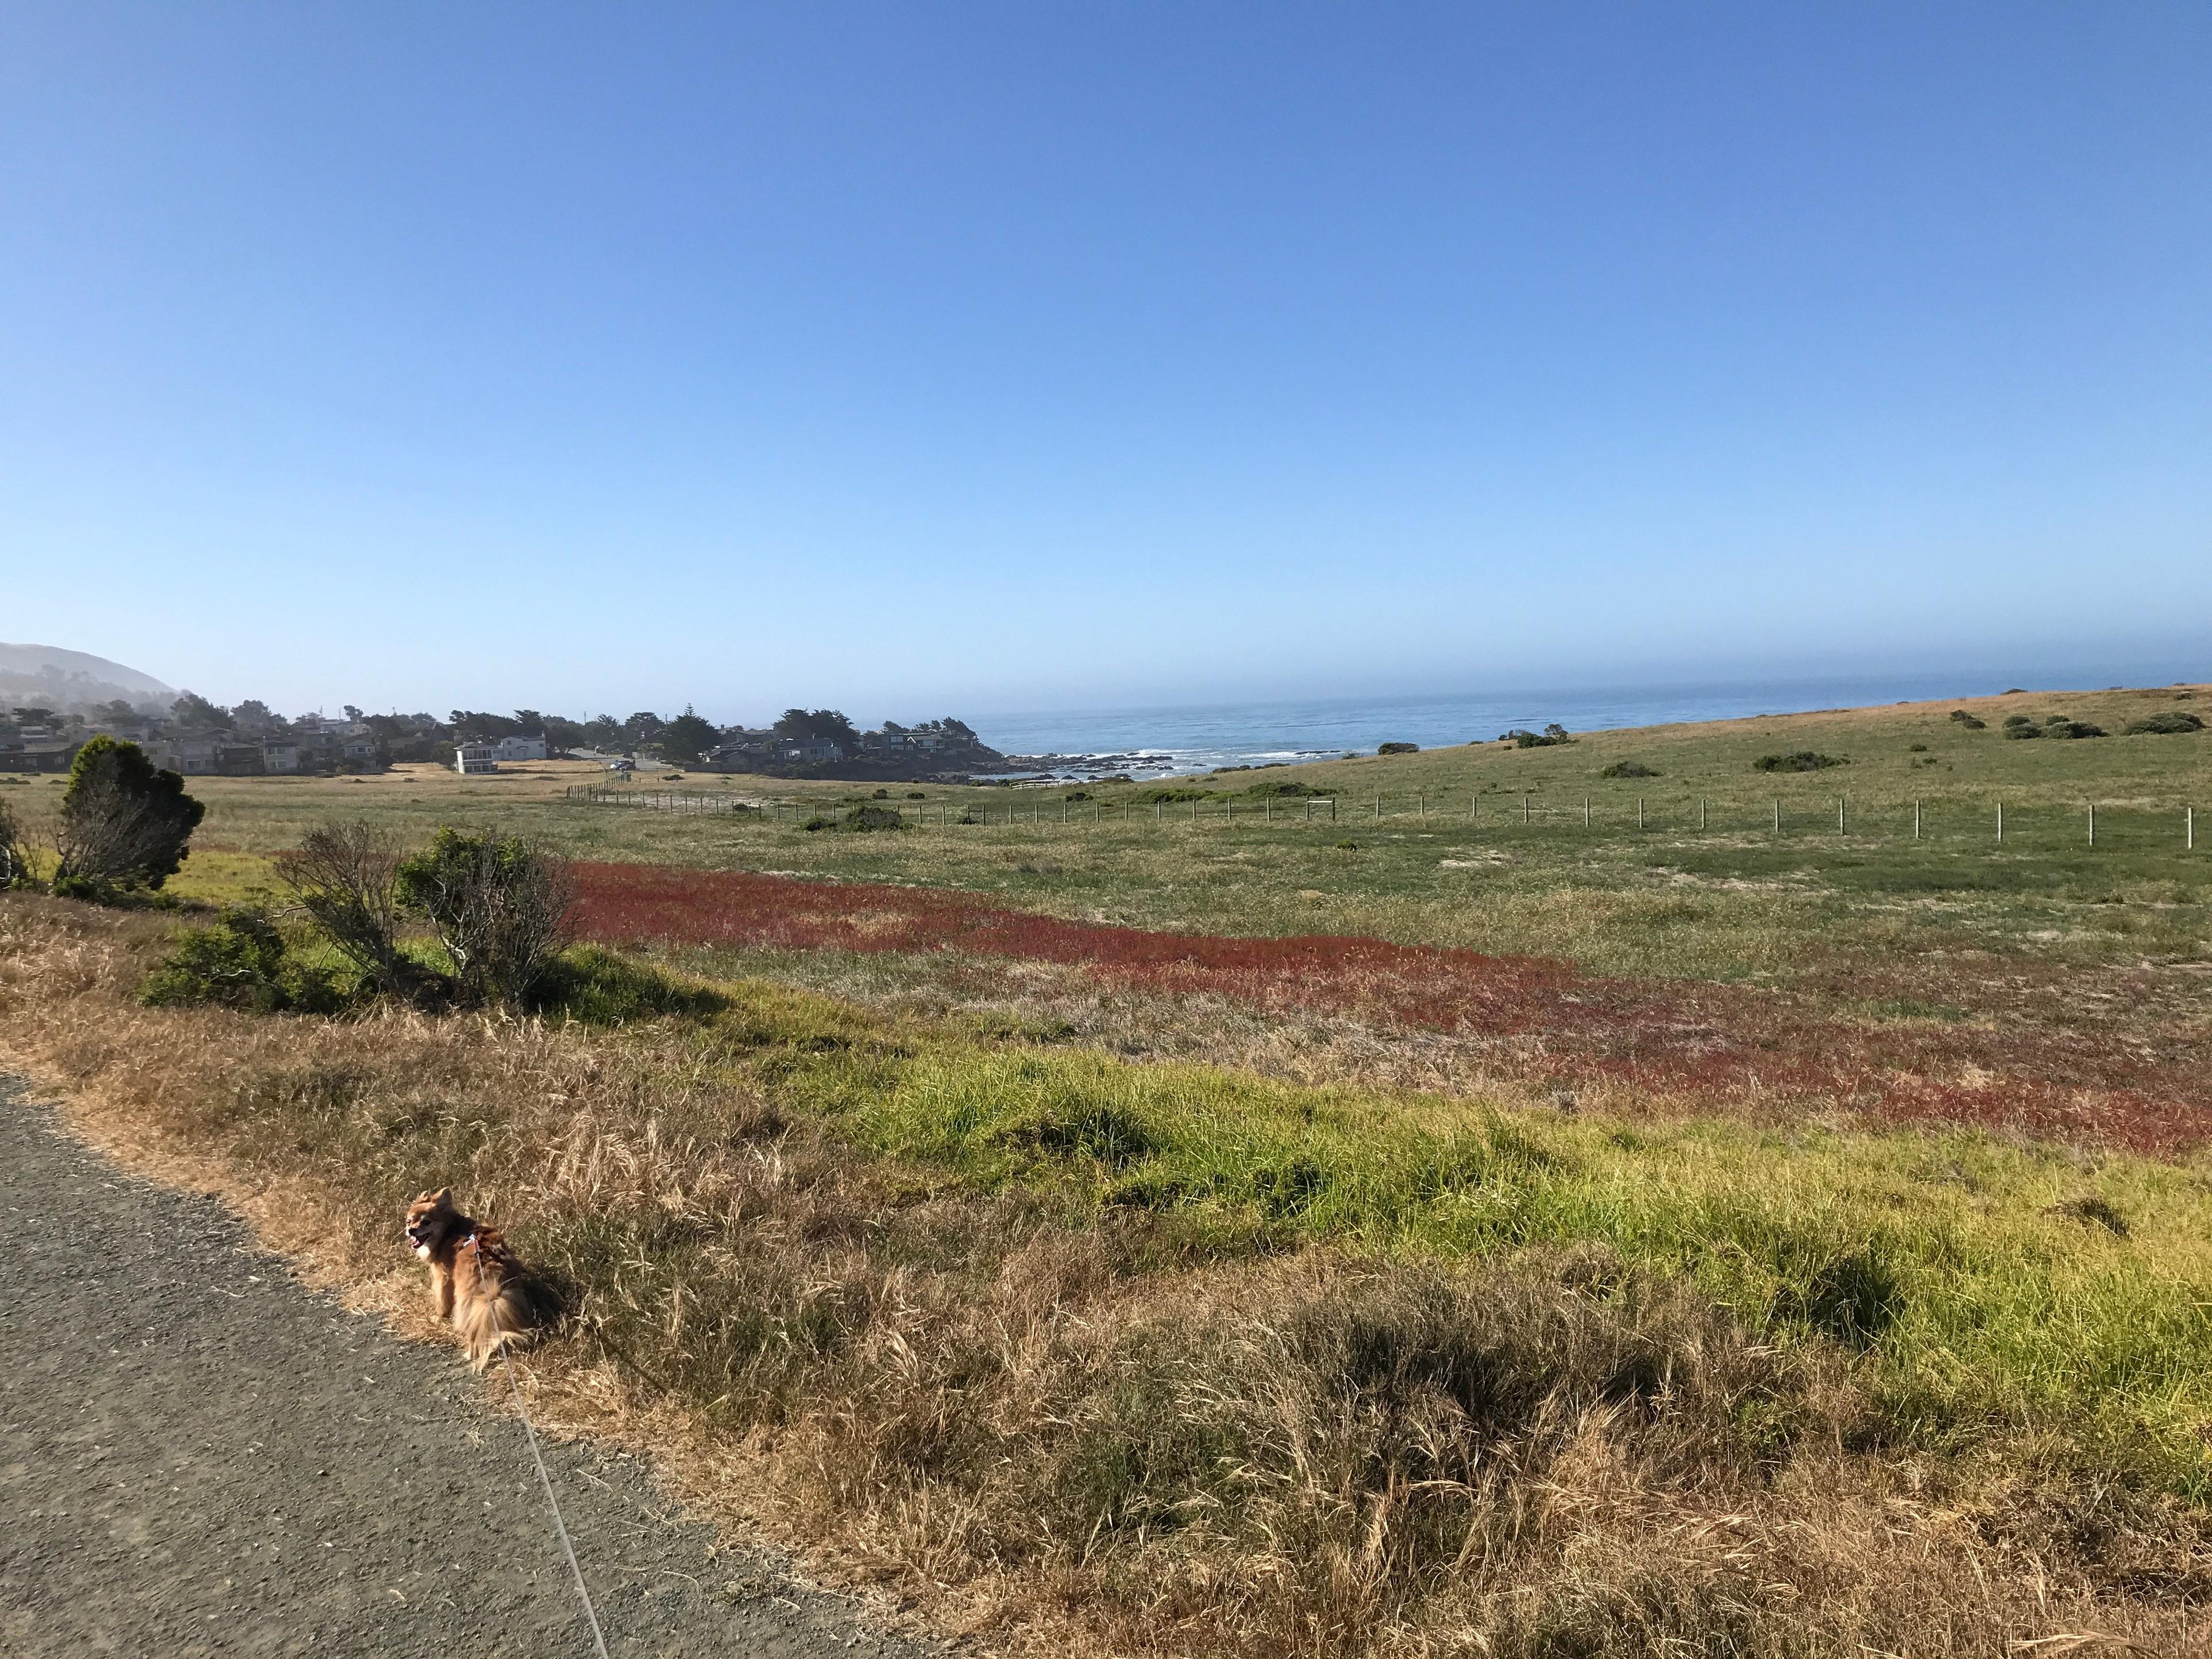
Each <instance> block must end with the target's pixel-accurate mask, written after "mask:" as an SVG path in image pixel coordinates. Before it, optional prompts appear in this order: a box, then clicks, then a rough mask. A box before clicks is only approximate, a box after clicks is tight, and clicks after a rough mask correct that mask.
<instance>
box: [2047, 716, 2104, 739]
mask: <svg viewBox="0 0 2212 1659" xmlns="http://www.w3.org/2000/svg"><path fill="white" fill-rule="evenodd" d="M2043 735H2044V736H2045V737H2046V738H2101V737H2103V736H2105V735H2106V732H2105V728H2104V727H2103V726H2095V725H2092V724H2091V723H2090V722H2089V721H2087V720H2069V719H2067V718H2066V716H2065V715H2063V714H2053V715H2052V716H2051V718H2050V719H2049V720H2046V721H2045V722H2044V726H2043Z"/></svg>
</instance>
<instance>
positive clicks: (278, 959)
mask: <svg viewBox="0 0 2212 1659" xmlns="http://www.w3.org/2000/svg"><path fill="white" fill-rule="evenodd" d="M138 1000H139V1001H141V1002H143V1003H144V1004H145V1005H146V1006H148V1007H149V1008H174V1007H191V1006H214V1007H221V1008H237V1009H241V1010H243V1011H244V1012H248V1013H255V1014H275V1013H282V1012H285V1011H286V1010H288V1009H293V1010H298V1011H300V1012H306V1013H328V1012H331V1011H333V1010H334V1009H336V1008H337V1006H338V1003H339V997H338V994H337V988H336V987H334V986H333V985H332V984H331V980H330V976H329V975H327V974H325V973H324V972H323V971H322V970H321V969H319V968H315V967H313V966H311V965H309V964H307V963H302V962H300V961H298V960H297V959H295V957H292V956H290V955H289V952H288V951H286V949H285V944H284V935H283V933H281V932H280V931H278V929H277V927H276V923H274V922H273V921H270V919H269V914H268V912H266V911H265V910H260V909H256V908H252V907H241V908H236V909H231V910H226V911H225V912H223V914H222V915H221V916H220V917H219V918H217V920H216V922H215V923H214V925H213V926H211V927H188V928H186V929H185V930H184V931H183V932H181V933H179V934H178V935H177V939H176V943H175V944H174V945H172V946H171V947H170V949H169V953H168V955H167V956H166V957H163V958H162V959H161V965H160V966H158V967H157V968H155V969H154V971H153V973H152V974H151V975H149V976H148V978H147V980H146V982H145V984H144V985H143V986H141V987H139V991H138Z"/></svg>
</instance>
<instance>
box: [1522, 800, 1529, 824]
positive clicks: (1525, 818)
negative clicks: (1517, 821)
mask: <svg viewBox="0 0 2212 1659" xmlns="http://www.w3.org/2000/svg"><path fill="white" fill-rule="evenodd" d="M1521 822H1522V823H1528V796H1526V795H1523V796H1522V797H1521Z"/></svg>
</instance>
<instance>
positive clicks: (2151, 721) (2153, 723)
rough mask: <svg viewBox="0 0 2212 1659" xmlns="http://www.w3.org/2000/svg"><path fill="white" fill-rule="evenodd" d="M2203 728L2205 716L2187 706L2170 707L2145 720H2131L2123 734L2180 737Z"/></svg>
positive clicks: (2130, 735) (2139, 736) (2128, 735)
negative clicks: (2190, 710) (2195, 712)
mask: <svg viewBox="0 0 2212 1659" xmlns="http://www.w3.org/2000/svg"><path fill="white" fill-rule="evenodd" d="M2203 729H2204V720H2203V716H2201V715H2197V714H2191V713H2190V712H2189V711H2188V710H2187V709H2185V708H2169V709H2167V710H2166V711H2165V712H2164V713H2162V714H2152V715H2150V716H2148V717H2147V718H2146V719H2143V720H2130V721H2129V722H2128V724H2127V729H2126V731H2125V732H2124V734H2123V735H2124V736H2127V737H2130V738H2141V737H2154V736H2173V737H2179V736H2181V735H2182V734H2184V733H2185V732H2202V731H2203Z"/></svg>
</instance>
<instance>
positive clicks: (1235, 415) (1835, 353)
mask: <svg viewBox="0 0 2212 1659" xmlns="http://www.w3.org/2000/svg"><path fill="white" fill-rule="evenodd" d="M0 638H9V639H17V640H40V641H46V642H48V643H52V644H58V645H65V646H73V647H79V648H82V649H84V650H88V651H94V652H98V653H101V654H103V655H106V656H111V657H114V658H118V659H121V660H123V661H125V662H128V663H130V664H131V665H134V666H137V667H139V668H142V669H143V670H145V671H148V672H150V673H153V674H155V675H158V676H160V677H161V678H164V679H167V680H168V681H170V682H172V683H173V684H184V685H190V686H192V687H194V688H196V689H197V690H202V691H203V692H204V693H206V694H207V695H209V696H214V697H216V698H217V699H219V700H222V701H234V700H235V699H237V698H240V697H243V696H250V695H251V696H264V697H266V698H268V699H270V701H271V702H276V703H278V704H279V705H280V706H285V707H295V708H297V707H307V706H310V705H314V704H323V705H325V706H331V707H335V705H336V704H337V703H338V702H343V701H350V702H359V703H362V704H365V705H369V706H372V707H376V708H387V707H390V706H392V705H393V704H395V703H396V704H398V705H401V706H403V707H405V708H410V709H411V708H432V709H438V710H442V709H445V708H450V707H453V706H454V705H457V704H459V705H468V706H479V707H495V708H508V707H513V706H515V705H518V704H520V705H526V706H534V707H539V708H562V709H566V710H569V711H585V710H599V709H602V708H605V709H611V710H614V711H615V712H617V713H618V714H620V713H626V712H628V711H629V710H630V709H632V708H648V707H649V708H661V709H663V710H667V709H670V708H674V707H677V706H680V705H681V704H682V703H684V702H686V701H690V702H696V704H697V705H698V706H699V708H700V709H701V711H702V712H703V713H707V714H713V715H715V716H717V717H719V718H722V719H732V718H737V717H741V716H743V717H752V716H757V715H759V714H763V713H765V712H772V711H773V710H775V709H776V708H781V707H783V706H784V705H785V704H787V703H790V702H804V703H807V704H810V705H811V704H817V703H825V702H826V703H834V704H836V705H838V706H841V707H843V708H848V709H849V710H851V711H852V712H853V713H854V714H856V715H858V716H860V717H861V718H863V719H874V718H879V717H880V716H882V715H883V714H891V715H893V716H895V717H902V718H915V717H919V716H921V715H926V714H933V713H937V712H942V711H943V710H946V709H951V710H954V711H963V710H977V711H987V710H991V709H1003V708H1042V707H1049V706H1056V705H1058V706H1065V705H1074V706H1097V705H1102V704H1115V703H1131V702H1138V703H1142V702H1168V701H1174V700H1178V699H1189V698H1194V697H1195V698H1204V697H1208V696H1233V697H1237V698H1247V697H1251V696H1266V695H1272V694H1277V693H1298V694H1304V695H1316V694H1322V693H1328V692H1333V691H1338V690H1342V691H1368V690H1384V689H1401V688H1402V689H1429V690H1442V689H1450V688H1477V687H1482V686H1485V685H1492V684H1511V685H1530V684H1605V683H1613V682H1618V681H1620V680H1623V679H1626V678H1634V677H1637V676H1645V675H1648V676H1653V677H1658V678H1671V679H1677V680H1679V679H1704V680H1711V679H1713V678H1726V677H1729V676H1733V675H1739V674H1741V675H1753V674H1759V673H1762V672H1768V671H1774V670H1776V669H1777V668H1782V669H1786V670H1787V671H1790V672H1791V673H1793V674H1803V673H1806V672H1809V671H1822V670H1825V669H1828V668H1834V669H1837V670H1839V671H1856V670H1860V669H1863V668H1866V667H1869V666H1874V665H1888V664H1912V665H1929V664H1942V663H1948V662H1961V663H1965V662H1972V663H1974V664H1977V665H2003V664H2009V663H2013V662H2019V663H2021V664H2023V665H2024V666H2023V667H2022V669H2021V672H2022V673H2023V674H2025V673H2027V672H2029V671H2032V669H2033V667H2034V666H2035V665H2037V664H2039V663H2043V662H2056V661H2066V662H2081V663H2096V664H2100V665H2104V664H2109V665H2110V666H2109V669H2108V670H2106V671H2108V672H2109V673H2110V675H2111V677H2112V678H2123V677H2124V676H2125V675H2126V671H2128V670H2129V669H2130V668H2132V667H2135V666H2137V665H2141V666H2142V667H2143V668H2144V669H2145V677H2152V678H2173V677H2174V676H2175V675H2176V674H2178V673H2179V672H2182V671H2185V668H2186V667H2188V666H2191V665H2193V666H2194V667H2195V668H2196V669H2197V671H2199V672H2200V673H2206V672H2212V7H2208V6H2206V5H2204V4H2203V3H2202V0H2189V3H2185V4H2175V5H2157V4H2147V3H2129V4H2124V5H2112V4H2109V3H2102V0H2100V3H2093V4H2082V5H2077V6H2062V5H2055V4H2033V3H2031V4H2021V3H2016V0H2014V3H2006V4H2002V5H1995V6H1990V7H1986V8H1977V7H1973V6H1968V5H1957V4H1946V5H1942V6H1929V5H1925V4H1912V5H1901V6H1896V7H1891V8H1884V7H1880V6H1875V5H1868V4H1861V3H1850V4H1836V5H1832V6H1826V7H1822V6H1813V5H1775V4H1771V3H1760V4H1756V5H1747V6H1743V7H1741V8H1729V7H1724V6H1717V5H1705V4H1699V5H1664V4H1656V3H1655V4H1642V5H1624V6H1604V5H1596V4H1587V5H1571V6H1561V5H1557V4H1549V3H1544V4H1530V5H1525V6H1521V5H1514V6H1489V7H1484V6H1478V5H1474V4H1469V3H1454V4H1449V5H1440V6H1436V7H1415V6H1407V5H1386V4H1372V5H1370V4H1358V5H1352V4H1343V3H1333V4H1329V5H1326V6H1295V5H1285V4H1278V3H1270V4H1266V5H1261V4H1244V5H1233V6H1232V5H1207V4H1193V3H1188V0H1179V3H1175V4H1158V5H1139V4H1109V3H1093V4H1088V5H1083V6H1071V5H1048V4H1034V3H1031V4H1020V5H1007V6H1003V7H985V6H977V5H956V4H945V5H917V4H902V5H897V6H884V7H875V6H860V5H843V4H836V3H817V4H810V5H805V6H799V5H789V6H773V7H764V6H744V5H734V4H714V5H700V6H696V7H689V6H680V5H653V4H647V5H622V6H615V5H607V6H604V7H588V8H587V7H575V6H561V5H554V4H545V3H532V4H512V5H491V4H465V5H454V4H453V3H450V0H441V3H438V4H435V5H422V6H408V5H403V4H399V3H394V0H377V3H375V4H373V5H366V6H327V5H281V6H279V5H269V6H247V5H224V4H215V3H192V4H175V5H169V6H135V7H116V6H111V5H104V4H98V3H88V0H66V3H54V4H43V3H22V0H16V3H13V4H10V5H9V7H8V8H7V9H6V10H5V11H4V13H0ZM2184 658H2186V659H2189V661H2188V662H2187V663H2181V662H2180V659H2184ZM2200 659H2201V660H2200Z"/></svg>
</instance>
